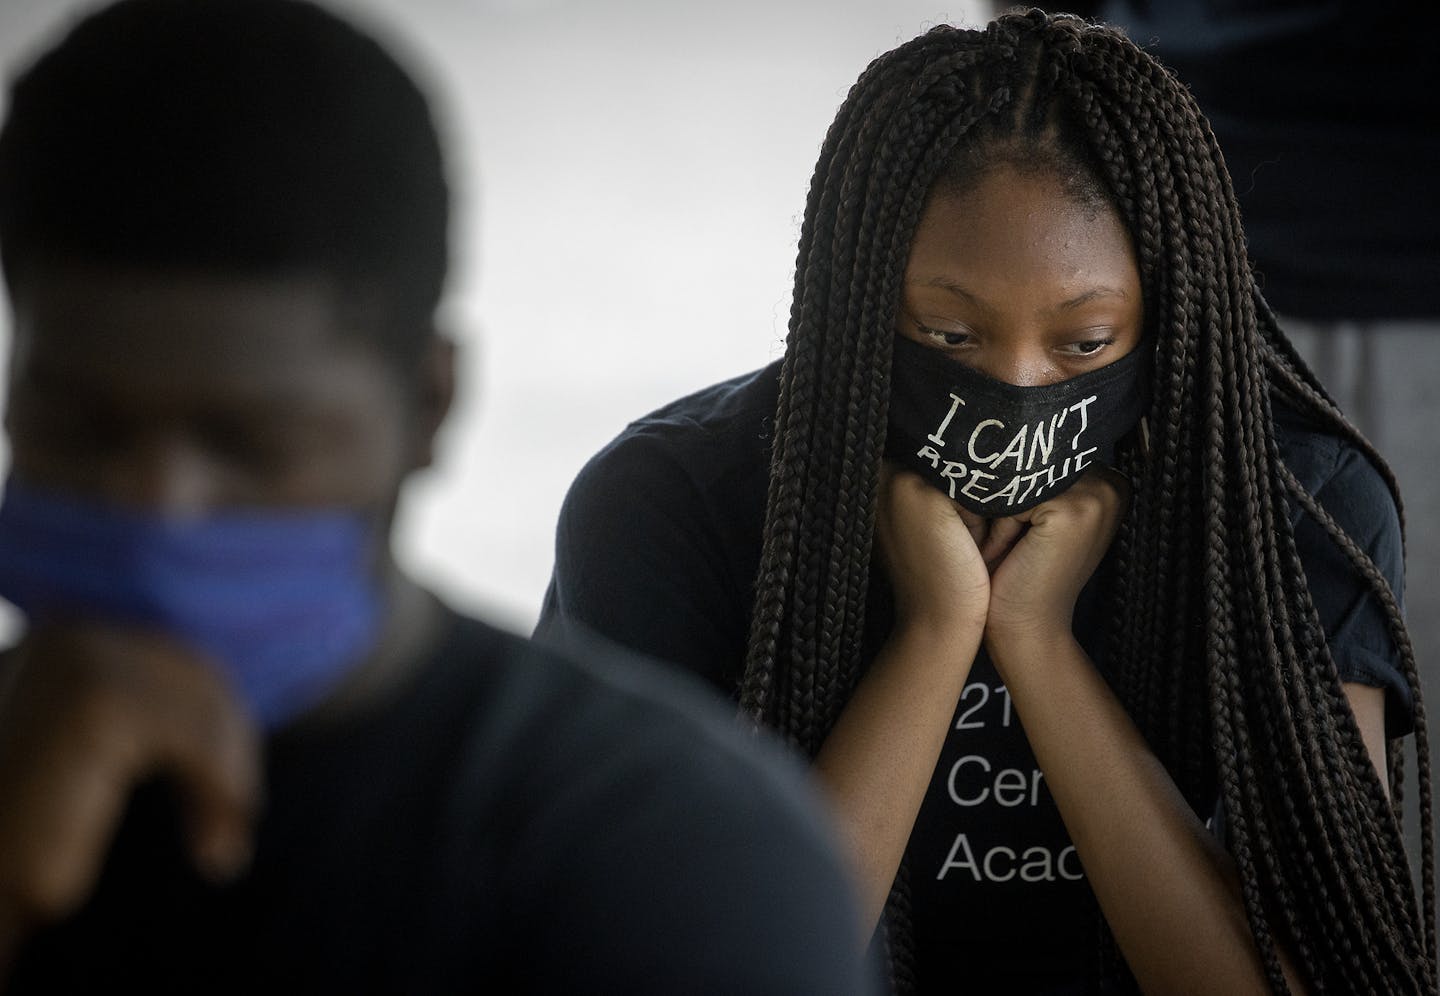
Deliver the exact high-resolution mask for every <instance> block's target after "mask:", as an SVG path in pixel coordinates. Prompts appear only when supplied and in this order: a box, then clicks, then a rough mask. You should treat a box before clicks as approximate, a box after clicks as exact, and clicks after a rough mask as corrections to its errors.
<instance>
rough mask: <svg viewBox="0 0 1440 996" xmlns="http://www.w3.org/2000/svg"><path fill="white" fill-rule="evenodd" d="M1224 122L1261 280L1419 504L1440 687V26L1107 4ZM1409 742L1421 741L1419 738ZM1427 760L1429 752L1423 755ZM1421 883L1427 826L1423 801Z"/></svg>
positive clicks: (1423, 655) (1415, 527)
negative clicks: (1439, 434)
mask: <svg viewBox="0 0 1440 996" xmlns="http://www.w3.org/2000/svg"><path fill="white" fill-rule="evenodd" d="M1070 6H1071V8H1072V9H1073V10H1075V12H1076V13H1081V14H1085V15H1087V16H1092V17H1097V18H1098V19H1100V20H1103V21H1106V22H1108V23H1111V24H1114V25H1116V26H1118V27H1121V28H1123V29H1125V31H1126V32H1127V33H1128V34H1129V36H1130V37H1131V38H1132V39H1133V40H1134V41H1135V42H1136V43H1137V44H1139V45H1141V46H1142V47H1144V48H1145V49H1146V50H1147V51H1149V52H1150V53H1151V54H1152V55H1154V56H1155V57H1156V58H1158V59H1159V60H1160V61H1161V62H1162V63H1164V64H1166V65H1167V66H1169V67H1170V68H1171V69H1172V70H1174V71H1175V73H1176V75H1177V76H1178V77H1179V78H1180V80H1181V81H1182V82H1183V83H1185V84H1186V85H1187V86H1189V87H1190V89H1191V92H1192V93H1194V95H1195V100H1196V103H1198V104H1199V105H1200V109H1201V110H1202V111H1203V112H1204V113H1205V115H1206V116H1207V117H1208V118H1209V119H1210V123H1211V126H1212V128H1213V129H1214V132H1215V137H1216V140H1217V141H1218V142H1219V144H1220V150H1221V152H1222V153H1224V155H1225V161H1226V164H1227V166H1228V167H1229V169H1230V173H1231V176H1232V180H1233V182H1234V185H1235V191H1236V195H1237V197H1238V199H1239V202H1240V208H1241V212H1242V220H1243V222H1244V226H1245V234H1246V237H1247V240H1248V243H1249V249H1250V256H1251V259H1252V261H1253V264H1254V267H1255V271H1256V279H1257V282H1258V284H1259V285H1260V287H1261V288H1262V290H1263V291H1264V294H1265V297H1266V299H1267V300H1268V301H1269V303H1270V305H1271V307H1272V308H1274V310H1275V311H1276V312H1277V314H1278V315H1279V316H1280V325H1281V327H1282V328H1283V329H1284V330H1285V331H1286V333H1287V334H1288V335H1289V336H1290V337H1291V339H1292V341H1294V343H1295V346H1296V348H1297V349H1298V350H1299V352H1300V354H1301V356H1302V357H1304V359H1305V361H1306V362H1307V363H1308V364H1309V365H1310V367H1311V369H1313V370H1314V371H1315V374H1316V376H1317V377H1319V379H1320V381H1321V383H1322V384H1324V385H1325V387H1326V389H1327V391H1329V393H1330V394H1331V396H1332V397H1334V398H1335V400H1336V402H1337V403H1338V404H1339V406H1340V409H1341V410H1342V411H1343V412H1344V413H1345V414H1346V416H1347V417H1348V418H1349V419H1350V421H1351V422H1353V423H1354V424H1355V426H1356V427H1357V428H1358V429H1359V430H1360V431H1361V432H1362V433H1364V434H1365V436H1366V438H1367V439H1369V440H1370V442H1371V443H1372V444H1373V445H1374V446H1375V447H1376V449H1377V450H1378V451H1379V452H1380V455H1381V456H1382V457H1383V458H1384V459H1385V461H1386V462H1387V463H1388V464H1389V465H1390V468H1391V469H1392V470H1393V471H1394V473H1395V476H1396V478H1397V479H1398V481H1399V484H1400V495H1401V500H1402V502H1403V503H1404V509H1405V546H1406V566H1405V573H1406V578H1407V581H1408V588H1409V592H1410V597H1409V600H1408V602H1409V604H1408V611H1407V614H1406V623H1407V626H1408V628H1409V630H1410V639H1411V642H1412V644H1413V645H1414V648H1415V660H1416V665H1417V667H1418V669H1419V672H1420V675H1421V685H1422V689H1421V691H1422V694H1423V695H1425V696H1428V697H1429V698H1430V700H1431V701H1436V700H1440V442H1437V436H1436V426H1437V425H1440V387H1437V372H1440V190H1437V181H1440V32H1437V31H1436V30H1435V28H1434V24H1433V20H1434V14H1435V11H1434V9H1433V8H1432V6H1431V5H1429V4H1421V3H1419V2H1418V0H1099V2H1086V0H1081V2H1080V3H1077V4H1071V5H1070ZM1407 750H1408V748H1407ZM1409 763H1411V765H1412V769H1413V760H1412V761H1411V762H1409ZM1407 809H1408V810H1409V812H1408V813H1407V819H1406V829H1405V832H1406V846H1407V848H1408V849H1409V851H1410V854H1411V864H1412V866H1413V868H1414V869H1415V872H1416V876H1417V879H1416V880H1417V882H1418V875H1419V869H1420V849H1421V842H1422V834H1421V830H1420V826H1419V820H1418V818H1416V807H1415V806H1413V805H1412V806H1407Z"/></svg>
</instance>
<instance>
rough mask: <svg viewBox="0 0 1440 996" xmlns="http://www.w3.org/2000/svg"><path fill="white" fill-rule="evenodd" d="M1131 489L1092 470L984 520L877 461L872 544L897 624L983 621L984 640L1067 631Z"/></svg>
mask: <svg viewBox="0 0 1440 996" xmlns="http://www.w3.org/2000/svg"><path fill="white" fill-rule="evenodd" d="M1129 501H1130V487H1129V484H1128V482H1127V481H1126V480H1125V478H1124V477H1122V476H1121V475H1120V474H1118V473H1116V472H1115V471H1113V470H1111V469H1109V468H1108V467H1095V468H1093V469H1091V470H1090V471H1089V472H1088V473H1086V474H1085V476H1083V477H1082V478H1080V480H1078V481H1076V482H1075V484H1074V485H1072V486H1071V487H1070V488H1068V489H1067V490H1065V491H1064V492H1062V493H1061V494H1059V495H1057V496H1056V497H1055V498H1052V499H1051V500H1050V501H1047V502H1044V503H1042V504H1040V505H1037V506H1035V507H1034V508H1032V509H1029V510H1028V511H1025V512H1021V513H1019V514H1017V515H1013V516H1006V517H1001V518H994V519H986V518H982V517H980V516H977V515H975V514H974V513H973V512H970V511H968V510H966V509H964V508H961V507H960V506H959V505H958V504H956V503H955V502H954V501H952V500H951V499H950V498H948V497H947V496H946V495H944V494H943V493H941V492H940V491H939V490H937V489H936V488H934V487H932V486H931V485H929V484H927V483H926V482H925V481H924V480H923V479H922V478H920V476H919V475H917V474H913V473H910V472H909V471H904V470H900V469H897V468H894V467H892V466H890V465H888V464H887V465H886V466H885V468H884V470H883V472H882V476H881V489H880V501H879V510H878V515H877V521H876V542H877V545H878V550H879V554H880V557H881V562H882V564H883V565H884V567H885V570H886V572H887V574H888V576H889V578H890V583H891V587H892V588H893V589H894V592H895V607H896V622H897V625H902V626H912V627H925V628H928V629H932V630H934V631H946V630H954V629H956V628H961V627H973V626H975V625H983V626H984V628H985V635H986V638H987V640H994V639H997V638H998V639H1008V638H1010V637H1013V636H1018V635H1024V636H1050V635H1062V634H1063V635H1068V634H1069V633H1070V625H1071V620H1072V617H1073V615H1074V611H1075V601H1076V599H1077V598H1078V597H1079V595H1080V590H1081V589H1082V588H1084V587H1085V584H1086V582H1087V581H1089V580H1090V576H1091V575H1092V574H1094V572H1095V569H1096V567H1098V566H1099V564H1100V561H1101V559H1102V558H1103V557H1104V556H1105V552H1106V550H1108V549H1109V547H1110V543H1111V540H1113V539H1114V536H1115V532H1116V530H1117V529H1118V528H1119V525H1120V520H1121V518H1122V517H1123V515H1124V513H1125V510H1126V509H1127V508H1128V506H1129Z"/></svg>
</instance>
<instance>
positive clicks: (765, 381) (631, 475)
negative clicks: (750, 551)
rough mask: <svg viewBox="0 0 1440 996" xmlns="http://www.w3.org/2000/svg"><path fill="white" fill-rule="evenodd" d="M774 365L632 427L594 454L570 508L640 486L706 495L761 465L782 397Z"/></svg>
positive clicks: (673, 404)
mask: <svg viewBox="0 0 1440 996" xmlns="http://www.w3.org/2000/svg"><path fill="white" fill-rule="evenodd" d="M779 376H780V365H779V361H777V362H775V363H772V364H770V365H769V366H766V367H763V368H761V369H759V370H754V371H751V372H749V373H746V374H742V375H740V376H738V377H733V378H731V379H729V380H725V381H721V382H720V383H718V384H712V385H711V386H709V387H707V388H704V389H703V390H700V391H696V392H695V393H693V394H689V395H686V396H685V397H683V398H679V399H677V400H676V401H672V402H670V403H669V404H667V405H665V406H664V407H662V408H658V409H656V410H655V411H653V412H650V413H649V414H647V415H645V416H643V417H641V418H638V419H636V420H635V421H633V422H631V423H630V424H629V425H627V426H626V427H625V429H624V430H623V431H621V432H620V433H619V435H617V436H616V437H615V438H614V439H613V440H611V441H610V442H609V443H608V444H606V445H605V446H604V447H603V448H602V449H601V450H600V451H599V452H598V453H596V454H595V456H593V457H592V458H591V459H590V460H589V461H588V462H587V463H586V465H585V467H584V468H583V469H582V470H581V472H580V474H579V476H578V477H577V478H576V480H575V483H574V484H573V485H572V486H571V488H570V494H569V497H568V498H567V503H574V502H577V501H580V500H583V499H587V498H592V497H605V496H607V495H609V494H611V493H612V491H613V488H614V486H615V485H616V483H617V482H618V483H620V484H622V485H623V486H624V488H623V489H624V490H625V491H627V492H633V488H634V484H635V482H636V481H637V480H638V481H648V482H651V483H654V484H659V485H664V484H666V483H678V482H679V481H682V480H683V481H684V482H686V483H687V484H689V485H690V486H692V487H696V488H700V489H703V488H704V487H705V485H707V484H708V483H710V482H712V481H715V480H717V479H722V478H723V477H724V476H725V475H726V474H728V473H732V472H733V470H734V468H735V467H736V466H742V465H746V464H749V463H752V462H754V461H756V460H759V461H761V462H764V461H765V459H766V458H767V457H768V454H769V439H770V426H771V420H772V419H773V418H774V415H775V404H776V401H777V399H778V394H779Z"/></svg>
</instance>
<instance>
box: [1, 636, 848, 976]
mask: <svg viewBox="0 0 1440 996" xmlns="http://www.w3.org/2000/svg"><path fill="white" fill-rule="evenodd" d="M593 657H594V655H593V654H592V655H591V658H592V659H593ZM751 747H755V748H756V749H755V750H753V751H752V750H751V749H749V748H751ZM761 748H765V745H764V744H762V743H755V744H752V743H750V742H746V741H740V740H738V739H737V738H736V736H735V731H734V729H733V724H732V720H731V717H730V715H729V714H728V713H727V711H726V710H724V709H720V708H717V707H715V706H714V703H713V702H711V701H710V700H709V697H708V695H705V694H703V689H697V688H694V687H685V683H684V681H683V680H682V679H681V678H679V677H678V676H675V675H672V674H668V673H666V672H664V671H662V670H660V669H656V668H651V667H649V666H646V667H643V668H642V667H639V666H632V665H631V664H630V663H629V662H625V663H623V664H621V663H615V662H614V661H608V660H600V661H599V662H598V663H593V664H577V663H576V662H575V661H574V660H572V659H570V658H569V657H567V656H563V655H561V654H559V653H556V652H554V651H549V650H542V649H539V648H536V647H534V646H532V645H530V644H528V643H527V642H525V641H522V640H520V639H519V638H516V637H512V636H509V635H506V634H502V633H500V632H498V631H496V630H494V629H491V628H489V627H488V626H485V625H483V624H481V623H479V622H476V621H473V620H470V619H467V618H463V617H460V616H456V615H452V616H451V617H450V620H449V622H448V635H447V636H446V638H445V639H444V641H443V645H442V646H440V647H439V649H438V651H437V652H436V653H435V654H434V656H433V659H432V660H430V661H429V663H428V664H427V665H426V666H425V667H424V669H423V670H422V671H421V672H420V673H419V674H418V675H416V676H414V677H413V678H412V679H411V681H410V684H409V687H407V688H406V689H405V691H404V692H403V694H401V695H400V696H399V697H398V700H397V701H394V702H393V703H391V704H389V705H387V706H386V707H384V708H383V709H382V710H376V711H372V712H371V713H370V714H369V715H367V716H363V717H361V718H357V719H354V720H350V721H346V722H341V723H334V724H331V725H329V726H326V727H324V728H321V729H318V730H315V729H312V730H307V731H306V732H305V734H304V735H303V736H301V735H300V734H299V733H298V732H293V731H292V732H291V733H288V734H286V733H282V734H281V735H279V736H277V737H275V738H274V739H273V740H272V741H271V742H270V744H269V745H268V751H267V766H268V772H267V776H268V783H267V803H266V809H265V813H264V817H263V820H262V822H261V825H260V830H259V838H258V848H257V851H256V855H255V861H254V866H253V871H252V873H251V874H250V875H249V876H248V877H247V878H245V879H244V880H243V881H242V882H241V883H240V884H237V885H235V886H231V887H228V888H215V887H212V886H209V885H207V884H206V883H204V882H203V881H202V880H200V879H199V878H198V877H197V876H196V875H195V874H194V873H193V872H192V871H191V869H190V866H189V864H188V862H187V861H186V860H185V858H184V856H183V854H184V852H183V849H182V846H181V843H180V839H179V837H178V835H177V826H176V813H175V812H174V809H173V806H172V805H171V802H172V800H171V799H170V798H169V797H168V796H167V795H166V793H165V791H164V789H163V787H162V786H159V785H153V786H150V787H149V788H148V789H145V790H143V791H142V792H141V793H140V795H138V796H137V797H136V799H135V800H134V802H133V804H132V806H131V809H130V812H129V814H128V816H127V819H126V822H125V824H124V826H123V829H122V831H121V834H120V837H119V839H118V841H117V843H116V845H115V847H114V850H113V853H112V857H111V861H110V863H109V865H108V867H107V869H106V872H105V875H104V878H103V879H102V881H101V883H100V886H99V890H98V893H97V894H96V895H95V897H94V899H93V901H91V902H90V904H89V905H88V906H87V907H86V908H85V909H84V910H83V911H82V912H81V913H80V914H79V915H78V916H76V917H75V918H73V919H72V920H71V921H69V922H67V923H65V924H63V925H61V926H59V927H56V928H53V929H50V930H48V931H47V932H44V933H42V934H41V935H39V937H38V939H37V940H36V941H35V942H33V943H32V944H31V945H30V947H29V948H28V949H27V950H26V951H25V953H24V955H23V957H22V959H21V961H20V963H19V965H18V967H17V970H16V973H15V975H14V977H13V980H12V981H13V986H12V988H11V989H9V990H8V991H7V992H9V993H10V994H12V996H20V994H24V993H61V992H63V993H82V992H126V991H129V990H131V989H132V988H133V990H134V991H136V992H145V993H181V992H183V993H198V992H204V993H231V992H234V993H280V992H284V993H290V992H295V993H347V994H350V993H424V994H426V996H439V994H445V993H462V992H463V993H472V992H496V993H500V992H503V993H556V994H561V993H563V994H567V996H568V994H572V993H615V994H621V993H624V994H632V993H656V994H660V993H664V994H672V993H712V994H715V996H721V994H724V996H730V994H737V993H739V994H743V993H767V994H774V996H789V994H794V993H813V994H816V996H821V994H824V996H829V994H832V993H842V994H864V993H871V992H874V991H875V990H874V989H873V988H872V987H871V980H872V979H873V978H874V974H873V968H872V969H871V971H870V972H869V973H862V972H860V971H859V966H858V958H857V956H856V954H855V951H854V947H855V946H854V943H853V942H854V937H855V930H856V927H855V924H856V923H857V920H856V917H857V915H858V914H857V913H856V908H855V905H854V902H853V898H852V896H851V895H850V892H849V889H848V885H847V884H846V883H845V882H844V881H843V880H842V877H841V876H842V872H841V869H840V865H839V859H838V857H837V856H836V853H835V851H834V850H833V845H832V844H831V842H830V839H829V835H828V834H829V831H828V827H827V826H826V825H825V824H824V823H823V822H822V819H821V817H820V816H819V812H820V810H819V809H818V808H817V807H816V806H815V805H814V803H815V800H814V798H813V797H812V795H811V794H810V789H809V786H808V782H806V781H805V780H804V773H803V770H802V769H800V768H798V767H793V768H792V764H791V761H790V759H789V758H788V757H783V756H781V755H780V753H779V751H778V749H775V748H773V747H770V748H767V749H761Z"/></svg>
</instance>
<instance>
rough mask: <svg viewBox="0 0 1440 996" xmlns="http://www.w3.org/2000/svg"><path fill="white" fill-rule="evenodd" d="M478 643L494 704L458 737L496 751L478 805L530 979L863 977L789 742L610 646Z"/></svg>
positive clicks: (686, 987) (846, 891)
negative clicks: (483, 803) (485, 802)
mask: <svg viewBox="0 0 1440 996" xmlns="http://www.w3.org/2000/svg"><path fill="white" fill-rule="evenodd" d="M491 649H492V652H493V653H494V657H493V659H492V660H491V661H490V662H489V666H490V667H492V668H494V669H495V672H494V675H493V682H492V684H493V688H494V692H493V695H492V701H491V702H490V704H489V706H488V707H487V710H486V711H487V714H488V716H489V717H490V719H489V720H488V721H487V722H486V723H485V724H482V725H481V726H480V727H478V728H477V729H475V730H474V731H473V736H472V737H471V739H470V741H469V742H468V743H466V744H465V745H463V747H462V748H461V749H462V750H464V752H465V754H466V764H467V765H468V766H469V767H471V768H472V770H473V771H474V772H475V773H476V774H475V776H474V777H475V778H476V780H477V781H481V782H485V783H488V784H492V785H493V784H494V781H495V779H494V777H493V775H492V774H490V773H489V771H490V769H493V768H494V767H496V766H502V767H506V768H507V769H508V773H507V775H506V776H505V778H504V779H503V781H504V785H503V787H502V789H501V791H500V792H499V794H498V796H497V795H495V794H494V793H487V795H488V797H489V798H490V799H491V806H490V808H492V809H493V810H494V813H489V814H483V815H481V816H480V821H481V822H484V821H486V820H488V821H490V822H489V823H487V824H486V825H487V826H490V827H491V829H490V830H489V831H488V832H491V833H493V832H494V831H493V821H494V814H495V813H498V814H501V815H502V816H503V823H504V825H505V826H506V827H507V828H508V829H507V831H506V833H505V836H506V838H507V839H506V840H505V841H504V843H503V845H502V846H501V847H500V848H499V851H500V853H501V854H502V855H503V861H504V868H505V871H504V874H503V876H502V878H501V879H500V881H499V882H498V883H496V887H497V888H498V889H499V892H500V895H499V896H498V897H497V899H498V901H499V902H501V903H502V908H504V909H505V910H506V915H507V919H506V923H507V926H506V928H505V929H506V930H507V932H511V933H513V934H514V935H515V937H516V938H517V941H516V943H517V944H520V945H522V946H523V947H524V948H525V949H526V950H527V952H528V954H529V955H530V956H531V959H530V960H531V963H532V964H533V965H535V966H536V967H535V972H536V973H538V974H537V976H536V978H537V979H540V980H541V981H542V982H543V984H541V985H539V986H538V988H539V990H543V991H556V992H561V991H571V990H574V989H583V990H586V991H601V992H611V991H632V992H668V991H696V992H706V993H709V992H714V993H720V992H732V991H733V992H740V991H744V992H774V993H777V994H778V993H782V992H796V993H811V992H814V993H819V992H829V991H832V990H833V991H836V992H861V991H869V990H868V989H864V988H863V987H862V986H861V984H860V982H859V981H858V980H859V979H860V978H861V973H860V972H859V971H858V968H859V957H860V956H859V952H858V951H857V952H856V955H855V957H854V958H845V957H843V956H839V955H837V951H843V950H846V949H847V946H849V945H853V944H854V941H855V937H856V935H857V923H858V920H856V919H855V917H856V916H857V914H856V912H855V906H854V897H853V895H852V894H851V891H850V886H849V883H848V879H847V878H846V877H845V873H844V872H843V870H842V866H841V863H840V858H839V853H840V852H839V849H838V845H837V843H836V842H835V840H834V839H833V836H832V834H833V831H832V828H831V826H830V823H829V820H828V816H827V814H826V810H825V808H824V803H823V802H822V801H821V798H820V796H819V793H818V791H817V790H816V789H815V788H814V786H813V784H812V783H811V781H810V779H809V777H808V774H807V772H806V771H805V769H804V768H803V767H802V766H801V765H800V762H799V761H798V759H796V758H794V757H793V756H792V755H791V754H790V753H789V752H788V751H786V750H784V749H783V748H782V747H781V746H780V745H779V743H778V742H775V741H773V740H771V739H769V736H768V734H763V733H761V734H754V735H752V734H749V733H746V732H742V731H741V730H740V729H739V728H738V726H737V724H736V722H735V720H734V718H733V717H734V714H733V711H732V710H730V709H729V708H727V707H724V706H722V705H721V704H720V700H719V699H718V698H717V697H716V696H714V694H713V692H711V691H710V690H709V689H708V688H706V687H705V686H703V685H702V684H701V683H700V682H699V681H698V680H696V679H694V678H692V677H690V676H688V675H685V674H683V673H677V672H675V671H673V670H670V669H666V668H662V667H660V666H658V665H656V664H653V663H652V662H649V661H647V660H644V659H641V658H638V657H635V656H633V655H630V654H628V653H625V652H622V651H620V650H618V649H617V648H615V647H613V646H610V645H607V644H601V643H593V644H592V643H583V644H582V643H578V642H572V643H569V644H567V645H566V646H564V647H559V646H553V645H552V646H542V645H539V644H537V643H535V642H534V641H530V640H526V639H523V638H520V637H517V636H502V638H501V639H500V640H499V641H498V642H494V643H492V644H491ZM461 825H462V826H463V825H464V821H462V823H461ZM476 832H477V834H478V833H480V832H482V831H481V829H480V828H478V827H477V830H476ZM461 846H463V840H462V841H461ZM487 884H489V883H487ZM580 938H585V939H586V940H584V941H583V942H581V941H580V940H579V939H580ZM857 947H858V946H857ZM582 951H583V952H588V953H587V954H583V955H582V954H580V952H582ZM827 962H828V964H827ZM597 963H598V964H597ZM847 977H848V981H847ZM697 986H698V988H695V987H697ZM835 987H839V988H835Z"/></svg>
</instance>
